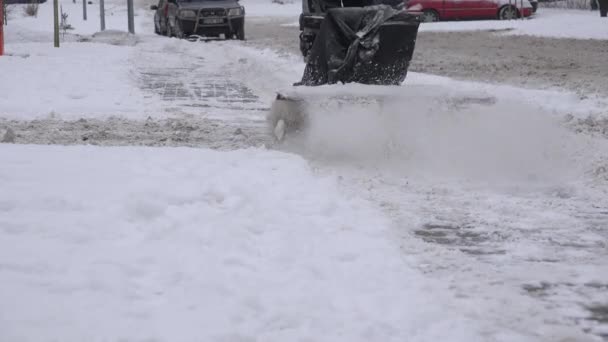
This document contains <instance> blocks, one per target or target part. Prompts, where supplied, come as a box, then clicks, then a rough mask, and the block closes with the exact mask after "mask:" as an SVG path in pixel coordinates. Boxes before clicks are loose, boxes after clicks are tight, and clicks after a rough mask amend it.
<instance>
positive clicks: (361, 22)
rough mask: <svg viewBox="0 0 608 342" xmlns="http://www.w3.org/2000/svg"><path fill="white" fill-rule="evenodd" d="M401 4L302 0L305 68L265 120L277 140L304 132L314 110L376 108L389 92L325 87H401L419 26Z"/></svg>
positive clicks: (379, 0)
mask: <svg viewBox="0 0 608 342" xmlns="http://www.w3.org/2000/svg"><path fill="white" fill-rule="evenodd" d="M404 5H405V4H404V2H403V0H397V1H395V0H360V1H352V0H342V1H341V0H337V1H336V0H303V6H302V8H303V13H302V14H301V15H300V31H301V33H300V51H301V52H302V55H303V56H304V59H305V61H306V67H305V69H304V75H303V77H302V80H301V81H300V82H298V83H295V84H294V85H293V87H291V88H290V89H288V90H285V91H281V92H279V93H278V94H277V97H276V100H275V101H274V103H273V105H272V108H271V111H270V115H269V121H270V125H271V128H272V130H273V134H274V136H275V137H276V139H277V140H278V141H281V140H283V139H284V138H285V136H286V134H290V132H294V131H296V132H297V131H302V130H305V128H306V126H307V121H308V119H309V115H310V114H311V113H312V112H315V111H318V109H319V108H327V106H330V107H331V106H333V105H336V104H337V105H338V106H339V105H340V103H348V104H349V105H351V106H352V105H356V104H357V103H362V104H369V103H370V102H375V103H380V104H381V102H382V101H383V99H384V98H385V97H386V96H390V95H388V94H390V93H393V94H394V91H388V90H387V89H384V90H387V91H383V88H386V87H380V89H378V87H369V88H366V87H363V88H361V86H357V87H355V88H353V87H334V86H331V85H334V84H350V83H356V84H361V85H373V86H392V87H395V86H399V85H401V84H402V83H403V81H404V80H405V78H406V75H407V71H408V67H409V64H410V61H411V59H412V55H413V52H414V47H415V44H416V36H417V34H418V26H419V24H420V14H419V13H411V12H407V11H406V10H405V6H404ZM328 87H329V88H328ZM391 89H392V88H391Z"/></svg>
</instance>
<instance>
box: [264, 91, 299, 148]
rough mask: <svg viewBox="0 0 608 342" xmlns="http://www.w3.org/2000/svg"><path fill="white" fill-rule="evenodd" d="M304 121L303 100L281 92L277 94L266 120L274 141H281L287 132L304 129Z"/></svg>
mask: <svg viewBox="0 0 608 342" xmlns="http://www.w3.org/2000/svg"><path fill="white" fill-rule="evenodd" d="M306 121H307V117H306V109H305V103H304V101H303V100H300V99H293V98H290V97H287V96H284V95H281V94H278V95H277V97H276V99H275V101H274V102H273V104H272V107H271V108H270V113H269V115H268V122H269V125H270V128H271V130H272V135H273V136H274V138H275V139H276V141H278V142H281V141H283V140H284V139H285V136H286V135H287V134H288V133H293V132H298V131H300V130H302V129H304V128H305V126H306Z"/></svg>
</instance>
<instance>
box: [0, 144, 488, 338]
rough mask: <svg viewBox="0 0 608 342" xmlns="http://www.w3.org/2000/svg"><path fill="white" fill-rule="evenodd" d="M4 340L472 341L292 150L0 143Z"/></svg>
mask: <svg viewBox="0 0 608 342" xmlns="http://www.w3.org/2000/svg"><path fill="white" fill-rule="evenodd" d="M0 165H2V168H0V189H2V191H1V192H0V302H1V303H2V306H1V309H0V327H1V328H0V340H2V341H23V342H25V341H32V342H42V341H62V342H71V341H74V342H81V341H144V340H154V341H230V342H233V341H277V342H279V341H281V342H282V341H328V342H330V341H331V342H333V341H349V342H351V341H352V342H354V341H362V342H363V341H405V340H407V341H437V340H450V341H481V340H479V339H476V337H475V336H476V335H478V334H479V331H478V330H477V327H476V325H475V324H473V323H471V322H467V321H466V319H465V318H463V317H459V316H458V315H456V314H455V313H454V312H455V311H454V310H453V308H451V307H450V301H449V300H447V299H446V300H443V299H442V293H443V292H442V291H439V290H438V289H441V286H439V287H437V286H435V285H432V284H429V283H428V282H427V281H425V278H424V277H423V276H422V275H421V274H420V273H418V272H417V271H415V270H414V269H413V268H412V267H410V266H409V265H408V264H406V263H405V261H404V260H403V257H402V254H401V251H400V250H399V247H398V244H397V242H396V241H397V240H395V239H394V238H393V235H392V233H391V230H390V229H389V227H390V225H389V221H388V219H387V218H385V217H384V216H383V215H381V214H380V213H378V212H376V211H374V210H373V209H370V205H369V204H368V203H366V202H365V201H362V200H359V199H357V198H345V197H344V196H343V195H341V194H340V193H339V191H338V190H337V185H336V182H335V179H334V177H327V178H318V177H317V176H316V175H315V174H314V173H313V172H312V171H311V170H310V169H309V167H308V166H307V163H306V162H305V161H304V160H303V159H301V158H300V157H296V156H294V155H290V154H283V153H278V152H268V151H264V150H256V149H250V150H242V151H236V152H230V153H220V152H213V151H209V150H200V149H186V148H174V149H169V148H165V149H153V148H129V147H123V148H96V147H48V146H27V145H17V146H12V145H0Z"/></svg>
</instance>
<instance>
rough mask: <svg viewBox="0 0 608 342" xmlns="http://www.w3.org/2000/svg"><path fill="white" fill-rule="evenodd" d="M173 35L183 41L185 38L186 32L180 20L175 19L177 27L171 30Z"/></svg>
mask: <svg viewBox="0 0 608 342" xmlns="http://www.w3.org/2000/svg"><path fill="white" fill-rule="evenodd" d="M171 33H173V36H174V37H175V38H177V39H183V38H184V37H185V35H184V31H183V30H182V23H181V22H180V21H179V19H175V25H174V26H173V27H172V28H171Z"/></svg>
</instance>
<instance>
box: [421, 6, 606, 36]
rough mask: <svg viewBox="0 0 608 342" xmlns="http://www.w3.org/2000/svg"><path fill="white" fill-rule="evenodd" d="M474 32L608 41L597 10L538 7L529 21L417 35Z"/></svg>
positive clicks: (449, 27) (448, 26) (442, 27)
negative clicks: (488, 31) (499, 31)
mask: <svg viewBox="0 0 608 342" xmlns="http://www.w3.org/2000/svg"><path fill="white" fill-rule="evenodd" d="M477 30H509V31H508V32H505V33H503V34H508V35H531V36H542V37H555V38H576V39H608V25H606V19H605V18H600V16H599V14H598V12H597V11H594V12H590V11H579V10H558V9H547V8H540V9H539V10H538V12H537V13H536V14H535V15H534V16H533V17H532V18H530V19H524V20H472V21H447V22H435V23H423V24H422V25H421V26H420V32H425V31H431V32H436V31H477Z"/></svg>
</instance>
